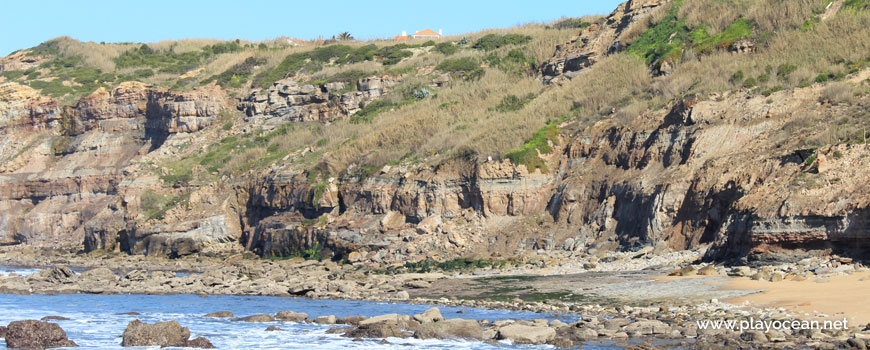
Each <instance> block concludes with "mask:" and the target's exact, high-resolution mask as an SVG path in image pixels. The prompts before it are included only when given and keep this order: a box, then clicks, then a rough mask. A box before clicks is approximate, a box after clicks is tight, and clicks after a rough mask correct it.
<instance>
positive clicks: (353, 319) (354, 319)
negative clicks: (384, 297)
mask: <svg viewBox="0 0 870 350" xmlns="http://www.w3.org/2000/svg"><path fill="white" fill-rule="evenodd" d="M365 319H366V317H365V316H345V317H339V318H336V319H335V323H337V324H349V325H352V326H356V325H358V324H359V323H360V322H362V321H363V320H365Z"/></svg>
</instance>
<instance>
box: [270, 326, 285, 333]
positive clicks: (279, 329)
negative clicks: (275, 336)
mask: <svg viewBox="0 0 870 350" xmlns="http://www.w3.org/2000/svg"><path fill="white" fill-rule="evenodd" d="M280 331H283V329H281V328H278V327H275V326H269V327H266V332H280Z"/></svg>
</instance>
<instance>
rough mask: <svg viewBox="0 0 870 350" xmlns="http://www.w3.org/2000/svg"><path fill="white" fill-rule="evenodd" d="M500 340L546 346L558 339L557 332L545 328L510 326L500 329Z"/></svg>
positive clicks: (520, 325)
mask: <svg viewBox="0 0 870 350" xmlns="http://www.w3.org/2000/svg"><path fill="white" fill-rule="evenodd" d="M497 337H498V339H510V340H512V341H513V342H514V343H515V344H544V343H547V342H549V341H551V340H553V339H554V338H556V330H555V329H552V328H550V327H544V326H527V325H522V324H517V323H514V324H510V325H507V326H504V327H501V328H499V329H498V336H497Z"/></svg>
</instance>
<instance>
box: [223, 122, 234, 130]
mask: <svg viewBox="0 0 870 350" xmlns="http://www.w3.org/2000/svg"><path fill="white" fill-rule="evenodd" d="M232 128H233V122H231V121H230V122H226V123H224V125H222V126H221V129H223V130H224V131H229V130H230V129H232Z"/></svg>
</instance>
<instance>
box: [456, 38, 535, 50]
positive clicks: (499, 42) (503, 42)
mask: <svg viewBox="0 0 870 350" xmlns="http://www.w3.org/2000/svg"><path fill="white" fill-rule="evenodd" d="M529 41H532V37H530V36H528V35H521V34H505V35H498V34H487V35H484V36H483V37H481V38H480V39H477V42H475V43H474V45H472V46H471V47H472V48H475V49H480V50H484V51H491V50H495V49H498V48H502V47H505V46H508V45H523V44H526V43H528V42H529Z"/></svg>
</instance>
